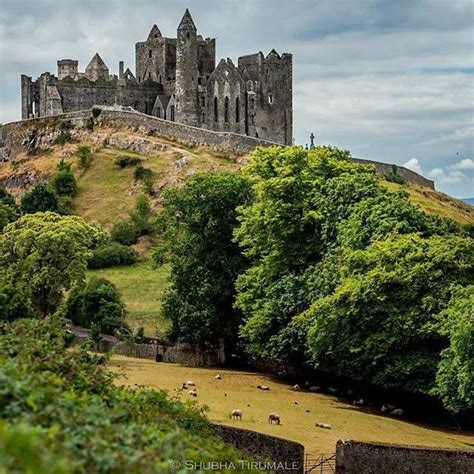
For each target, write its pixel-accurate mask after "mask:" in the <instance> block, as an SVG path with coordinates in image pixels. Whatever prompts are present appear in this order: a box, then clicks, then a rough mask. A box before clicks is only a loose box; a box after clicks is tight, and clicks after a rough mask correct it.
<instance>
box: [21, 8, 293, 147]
mask: <svg viewBox="0 0 474 474" xmlns="http://www.w3.org/2000/svg"><path fill="white" fill-rule="evenodd" d="M135 57H136V65H135V75H134V74H133V73H132V72H131V71H130V69H126V70H125V71H124V63H123V61H120V63H119V75H118V76H116V75H114V74H110V71H109V68H108V67H107V65H106V64H105V63H104V61H103V60H102V58H101V57H100V56H99V54H95V56H94V57H93V58H92V60H91V61H90V63H89V64H88V65H87V67H86V69H85V71H84V72H79V70H78V61H76V60H72V59H62V60H60V61H58V73H57V76H55V75H53V74H50V73H49V72H45V73H43V74H41V76H40V77H39V78H38V79H36V81H32V79H31V77H28V76H25V75H22V76H21V100H22V118H23V119H27V118H33V117H44V116H49V115H57V114H62V113H67V112H74V111H78V110H85V109H90V108H91V107H93V106H94V105H98V106H101V105H102V106H114V105H116V106H123V107H131V108H133V109H135V110H136V111H138V112H142V113H144V114H148V115H152V116H155V117H158V118H161V119H165V120H169V121H172V122H177V123H181V124H185V125H192V126H194V127H200V128H204V129H207V130H213V131H219V132H234V133H238V134H242V135H248V136H250V137H255V138H260V139H263V140H268V141H271V142H274V143H280V144H286V145H289V144H291V143H292V133H293V123H292V121H293V117H292V116H293V112H292V109H293V97H292V96H293V93H292V80H293V79H292V61H293V60H292V55H291V54H287V53H285V54H282V55H281V56H280V55H279V54H278V53H277V52H276V51H275V50H272V51H271V52H270V53H269V54H268V55H267V56H264V55H263V53H262V52H259V53H256V54H251V55H247V56H241V57H240V58H239V59H238V65H237V66H236V65H235V64H234V63H233V62H232V60H231V59H227V60H225V59H221V61H220V62H219V64H217V66H216V40H215V38H206V39H204V38H203V37H202V36H201V35H198V34H197V29H196V26H195V24H194V21H193V19H192V17H191V14H190V13H189V11H188V10H186V12H185V13H184V16H183V18H182V20H181V22H180V24H179V26H178V29H177V37H176V38H166V37H164V36H163V35H162V34H161V32H160V30H159V28H158V27H157V26H156V25H154V26H153V28H152V29H151V31H150V33H149V35H148V38H147V39H146V41H143V42H140V43H136V45H135Z"/></svg>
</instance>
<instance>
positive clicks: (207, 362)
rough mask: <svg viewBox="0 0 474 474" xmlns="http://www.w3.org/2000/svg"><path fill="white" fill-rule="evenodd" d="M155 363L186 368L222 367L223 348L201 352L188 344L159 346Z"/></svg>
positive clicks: (223, 358)
mask: <svg viewBox="0 0 474 474" xmlns="http://www.w3.org/2000/svg"><path fill="white" fill-rule="evenodd" d="M156 354H157V355H156V361H157V362H169V363H174V364H181V365H185V366H187V367H216V366H220V365H224V363H225V354H224V348H223V347H221V348H220V349H216V350H202V349H199V348H197V347H193V346H190V345H189V344H166V345H165V344H159V345H158V346H157V352H156Z"/></svg>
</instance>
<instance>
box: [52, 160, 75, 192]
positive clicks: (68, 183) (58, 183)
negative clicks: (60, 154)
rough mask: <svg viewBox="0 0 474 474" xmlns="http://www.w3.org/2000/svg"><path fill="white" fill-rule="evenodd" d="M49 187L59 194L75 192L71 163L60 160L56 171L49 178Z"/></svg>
mask: <svg viewBox="0 0 474 474" xmlns="http://www.w3.org/2000/svg"><path fill="white" fill-rule="evenodd" d="M51 187H52V189H54V191H56V193H57V194H59V195H60V196H74V195H75V194H76V193H77V182H76V178H75V177H74V174H73V172H72V170H71V165H70V164H69V163H66V162H65V161H64V160H61V161H60V163H59V165H58V172H57V173H56V174H55V175H54V176H53V179H52V180H51Z"/></svg>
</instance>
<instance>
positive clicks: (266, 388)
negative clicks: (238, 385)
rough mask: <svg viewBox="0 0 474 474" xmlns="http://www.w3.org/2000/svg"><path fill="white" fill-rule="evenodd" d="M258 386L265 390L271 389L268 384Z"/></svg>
mask: <svg viewBox="0 0 474 474" xmlns="http://www.w3.org/2000/svg"><path fill="white" fill-rule="evenodd" d="M257 388H258V389H259V390H263V391H267V390H270V387H267V386H266V385H257Z"/></svg>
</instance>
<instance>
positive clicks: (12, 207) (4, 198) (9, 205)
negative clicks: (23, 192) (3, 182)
mask: <svg viewBox="0 0 474 474" xmlns="http://www.w3.org/2000/svg"><path fill="white" fill-rule="evenodd" d="M19 214H20V212H19V209H18V206H17V205H16V202H15V199H14V198H13V196H12V195H11V194H10V193H8V192H7V191H6V190H5V189H4V188H1V187H0V231H2V230H3V229H4V228H5V227H6V225H7V224H9V223H10V222H13V221H15V220H16V219H18V217H19Z"/></svg>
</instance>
